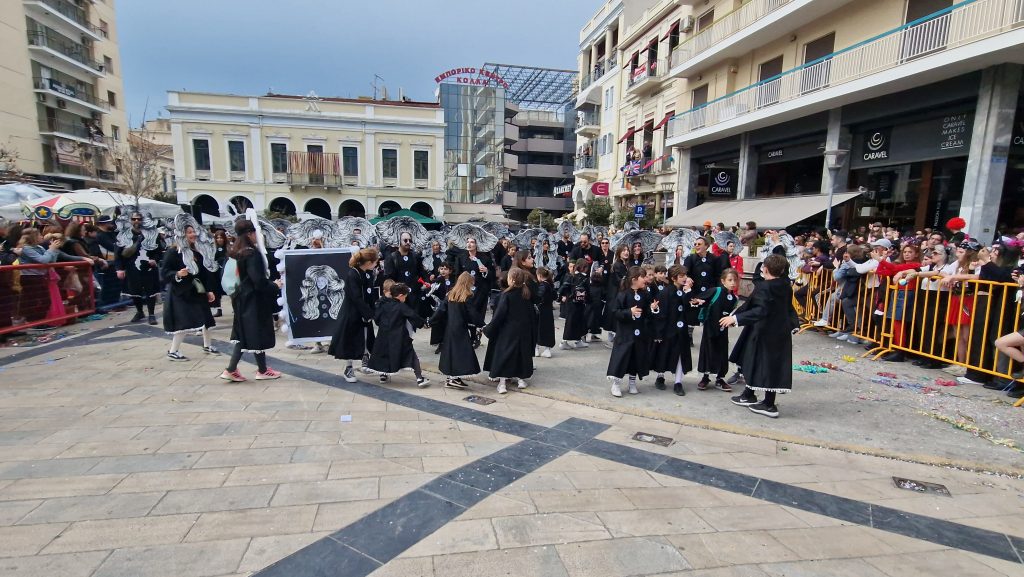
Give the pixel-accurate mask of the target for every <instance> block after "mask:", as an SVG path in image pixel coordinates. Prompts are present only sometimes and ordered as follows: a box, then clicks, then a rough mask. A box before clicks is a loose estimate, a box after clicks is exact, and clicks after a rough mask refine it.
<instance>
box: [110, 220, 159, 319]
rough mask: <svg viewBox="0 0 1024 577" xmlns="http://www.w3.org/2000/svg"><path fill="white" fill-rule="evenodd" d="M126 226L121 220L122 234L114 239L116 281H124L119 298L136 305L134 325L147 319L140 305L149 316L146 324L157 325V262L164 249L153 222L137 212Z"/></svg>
mask: <svg viewBox="0 0 1024 577" xmlns="http://www.w3.org/2000/svg"><path fill="white" fill-rule="evenodd" d="M128 220H129V223H130V224H127V223H125V222H124V219H123V218H122V219H121V223H120V225H121V228H122V230H121V231H120V232H119V233H118V235H117V241H118V246H119V247H120V250H118V252H117V259H116V261H115V266H116V268H117V278H119V279H121V280H123V281H124V284H123V288H122V289H121V291H122V294H124V295H125V296H127V297H131V299H132V302H134V304H135V316H134V317H132V322H133V323H137V322H140V321H142V320H143V319H145V318H146V316H145V315H143V313H142V305H143V304H145V305H146V310H147V312H148V313H149V324H151V325H155V324H156V315H155V312H154V311H155V309H156V295H158V294H160V274H159V270H160V265H159V263H160V261H162V260H163V258H164V250H165V249H166V245H165V244H164V239H163V238H161V237H160V234H159V233H158V232H157V231H156V222H155V221H153V219H152V218H150V217H148V216H144V215H143V214H142V213H140V212H131V213H130V216H129V219H128Z"/></svg>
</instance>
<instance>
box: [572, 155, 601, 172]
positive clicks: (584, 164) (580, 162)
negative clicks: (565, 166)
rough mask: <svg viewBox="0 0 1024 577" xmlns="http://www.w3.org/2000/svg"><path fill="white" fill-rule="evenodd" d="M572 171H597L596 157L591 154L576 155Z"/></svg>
mask: <svg viewBox="0 0 1024 577" xmlns="http://www.w3.org/2000/svg"><path fill="white" fill-rule="evenodd" d="M573 170H574V171H578V170H597V157H596V156H594V155H592V154H579V155H576V161H575V163H574V164H573Z"/></svg>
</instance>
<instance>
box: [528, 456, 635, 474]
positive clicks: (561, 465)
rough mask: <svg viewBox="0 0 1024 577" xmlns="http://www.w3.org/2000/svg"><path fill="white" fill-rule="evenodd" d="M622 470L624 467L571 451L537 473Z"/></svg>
mask: <svg viewBox="0 0 1024 577" xmlns="http://www.w3.org/2000/svg"><path fill="white" fill-rule="evenodd" d="M621 468H622V465H620V464H618V463H615V462H612V461H609V460H607V459H600V458H598V457H591V456H590V455H583V454H580V453H576V452H573V451H570V452H569V453H566V454H565V455H564V456H562V457H559V458H557V459H555V460H554V461H551V462H550V463H547V464H546V465H544V466H542V467H541V468H539V469H537V472H569V471H615V470H618V469H621Z"/></svg>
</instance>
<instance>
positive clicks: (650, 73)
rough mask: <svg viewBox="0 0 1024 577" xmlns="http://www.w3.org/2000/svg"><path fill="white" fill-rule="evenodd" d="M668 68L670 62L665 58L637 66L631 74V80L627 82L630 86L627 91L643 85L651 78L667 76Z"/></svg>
mask: <svg viewBox="0 0 1024 577" xmlns="http://www.w3.org/2000/svg"><path fill="white" fill-rule="evenodd" d="M666 68H668V61H667V60H666V59H664V58H662V59H660V60H652V61H650V62H645V63H643V64H641V65H640V66H637V67H636V68H634V69H632V70H631V71H630V73H629V78H628V80H627V84H628V85H627V87H626V88H627V90H628V89H630V88H633V87H634V86H636V85H638V84H642V83H643V82H645V81H646V80H648V79H650V78H658V77H661V76H665V73H666V72H668V70H666Z"/></svg>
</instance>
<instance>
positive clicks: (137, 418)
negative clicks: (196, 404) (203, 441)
mask: <svg viewBox="0 0 1024 577" xmlns="http://www.w3.org/2000/svg"><path fill="white" fill-rule="evenodd" d="M142 407H144V409H140V412H139V413H137V414H130V415H121V416H120V417H117V418H116V419H114V420H113V421H111V423H110V426H112V427H152V426H156V425H188V424H192V423H193V421H195V418H196V416H197V413H164V412H161V409H160V406H159V405H157V406H152V407H151V406H149V405H142ZM142 411H144V412H142Z"/></svg>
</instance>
